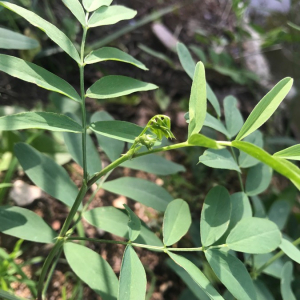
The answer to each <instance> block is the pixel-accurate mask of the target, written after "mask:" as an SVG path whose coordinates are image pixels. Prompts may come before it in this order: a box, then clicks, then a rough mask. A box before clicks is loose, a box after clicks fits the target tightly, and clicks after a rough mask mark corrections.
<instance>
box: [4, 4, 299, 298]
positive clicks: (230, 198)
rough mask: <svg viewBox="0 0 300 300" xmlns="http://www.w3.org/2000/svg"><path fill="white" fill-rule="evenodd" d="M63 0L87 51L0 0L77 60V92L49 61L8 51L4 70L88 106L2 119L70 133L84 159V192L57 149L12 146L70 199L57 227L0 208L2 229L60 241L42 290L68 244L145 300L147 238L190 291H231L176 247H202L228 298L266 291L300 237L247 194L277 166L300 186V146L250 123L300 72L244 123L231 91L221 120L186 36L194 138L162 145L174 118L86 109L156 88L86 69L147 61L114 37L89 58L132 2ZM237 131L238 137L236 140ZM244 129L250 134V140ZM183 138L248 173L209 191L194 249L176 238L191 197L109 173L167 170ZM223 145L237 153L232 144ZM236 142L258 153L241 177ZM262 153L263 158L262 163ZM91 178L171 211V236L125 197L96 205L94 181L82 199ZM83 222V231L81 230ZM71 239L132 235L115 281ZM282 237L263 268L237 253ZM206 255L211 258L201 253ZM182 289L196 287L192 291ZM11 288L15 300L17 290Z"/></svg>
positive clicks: (92, 268)
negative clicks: (284, 143) (280, 141)
mask: <svg viewBox="0 0 300 300" xmlns="http://www.w3.org/2000/svg"><path fill="white" fill-rule="evenodd" d="M63 2H64V3H65V5H66V6H67V7H68V8H69V9H70V11H71V12H72V13H73V14H74V15H75V17H76V18H77V19H78V21H79V22H80V23H81V25H82V28H83V37H82V44H81V51H80V53H78V51H77V49H76V48H75V46H74V45H73V44H72V42H71V41H70V40H69V39H68V38H67V37H66V36H65V35H64V33H62V32H61V31H60V30H59V29H57V28H56V27H54V26H53V25H52V24H50V23H49V22H47V21H45V20H43V19H42V18H40V17H38V16H37V15H36V14H34V13H32V12H30V11H28V10H26V9H24V8H22V7H19V6H17V5H15V4H11V3H9V2H6V1H0V5H1V6H4V7H5V8H7V9H9V10H11V11H13V12H15V13H17V14H19V15H21V16H22V17H23V18H25V19H26V20H28V21H29V22H30V23H31V24H33V25H34V26H36V27H39V28H40V29H42V30H43V31H44V32H45V33H46V34H47V35H48V36H49V37H50V38H51V39H52V40H53V41H54V42H55V43H56V44H57V45H59V46H60V47H61V48H62V49H63V50H64V51H65V52H66V53H67V54H69V55H70V57H72V58H73V59H74V60H75V62H76V63H77V64H78V66H79V70H80V87H81V95H79V94H78V93H77V92H76V91H75V89H74V88H73V87H72V86H71V85H70V84H68V83H67V82H66V81H64V80H63V79H61V78H59V77H58V76H56V75H54V74H52V73H50V72H49V71H47V70H45V69H43V68H41V67H39V66H37V65H35V64H33V63H29V62H26V61H24V60H21V59H19V58H15V57H12V56H8V55H4V54H0V70H1V71H3V72H6V73H8V74H10V75H12V76H15V77H17V78H20V79H23V80H25V81H28V82H31V83H35V84H37V85H38V86H40V87H42V88H45V89H48V90H51V91H54V92H57V93H60V94H63V95H64V96H66V97H68V98H70V99H71V100H73V101H75V102H77V103H79V106H80V111H81V117H82V118H81V120H80V119H78V117H77V116H76V115H75V114H68V115H67V113H66V114H57V113H52V112H23V113H19V114H12V115H7V116H3V117H1V118H0V130H1V131H12V130H23V129H31V128H36V129H42V130H47V131H57V132H63V133H64V141H65V143H66V145H67V147H68V150H69V152H70V154H71V155H72V157H73V159H74V160H75V161H76V162H77V163H78V164H79V165H81V166H82V168H83V178H82V182H81V186H80V190H79V191H78V188H77V186H76V185H75V184H74V183H73V182H72V181H71V179H70V178H69V175H68V174H67V173H66V171H65V170H64V169H63V168H62V167H61V166H59V165H58V164H56V163H55V162H54V161H53V160H52V159H51V158H49V157H48V156H46V155H44V154H42V153H40V152H39V151H37V150H36V149H34V148H33V147H31V146H29V145H28V144H26V143H17V144H16V145H15V146H14V153H15V155H16V157H17V158H18V161H19V163H20V165H21V166H22V168H23V169H24V171H25V172H26V174H27V176H28V177H29V178H30V179H31V180H32V181H33V182H34V183H35V184H36V185H37V186H39V187H40V188H41V189H43V190H44V191H45V192H46V193H48V194H50V195H51V196H53V197H54V198H56V199H58V200H60V201H61V202H63V203H64V204H66V205H67V206H69V207H70V212H69V214H68V217H67V218H66V220H65V222H64V224H63V226H62V229H61V231H60V233H59V234H57V233H56V232H54V231H53V230H52V229H51V228H50V227H49V226H48V225H47V224H46V223H45V221H44V220H43V219H42V218H41V217H39V216H38V215H36V214H35V213H33V212H31V211H30V210H27V209H24V208H20V207H15V206H4V207H0V231H1V232H3V233H5V234H8V235H12V236H15V237H18V238H22V239H24V240H28V241H33V242H39V243H50V244H51V243H52V244H53V247H52V249H51V251H50V253H49V255H48V257H47V258H46V260H45V262H44V265H43V268H42V270H41V275H40V279H39V282H38V284H37V298H38V299H39V300H40V299H43V298H45V297H46V294H47V287H48V285H49V282H50V280H51V276H52V274H53V271H54V269H55V265H56V263H57V262H58V259H59V257H60V255H61V254H62V252H64V254H65V256H66V259H67V261H68V263H69V265H70V267H71V269H72V270H73V271H74V273H75V274H76V275H77V276H78V277H79V278H80V279H81V280H82V281H84V282H85V283H87V284H88V285H89V286H90V288H91V289H93V290H94V291H95V292H96V293H97V294H99V295H101V297H102V298H103V299H122V300H126V299H131V300H133V299H136V300H138V299H139V300H140V299H144V298H145V294H146V274H145V270H144V268H143V265H142V264H141V262H140V260H139V257H138V256H137V254H136V252H135V250H134V248H133V247H141V248H146V249H149V250H153V251H157V252H164V253H166V255H168V256H169V257H170V258H171V260H172V261H169V265H170V266H172V268H173V269H176V268H177V269H176V270H178V269H179V270H181V271H180V272H181V273H180V274H182V277H184V278H185V281H186V283H187V285H188V286H189V288H190V289H191V290H192V292H193V293H194V294H195V295H194V296H196V297H197V298H199V299H200V298H201V299H224V298H225V296H224V297H223V296H221V294H220V291H219V290H218V288H217V287H215V286H214V285H213V283H212V280H211V278H212V276H208V275H207V274H208V272H205V273H206V275H204V273H203V272H204V271H203V272H202V271H201V270H203V268H204V267H203V268H201V269H200V268H199V266H198V263H199V262H196V263H193V262H192V260H189V259H188V258H186V257H185V256H181V255H178V254H176V253H177V252H203V253H204V255H205V257H206V260H207V262H208V264H209V266H210V268H211V269H212V270H213V272H214V274H215V275H216V276H217V277H218V278H219V280H220V281H221V282H222V283H223V285H224V286H225V287H226V288H227V290H228V291H226V295H227V296H226V297H227V298H228V293H231V294H232V295H233V297H235V298H236V299H240V300H247V299H249V300H253V299H258V297H257V290H258V288H257V286H258V285H259V284H258V281H256V279H257V278H258V277H259V276H260V275H261V273H262V272H263V271H264V270H265V269H266V268H267V267H268V266H270V265H271V264H272V263H274V262H275V261H276V260H277V259H278V258H279V257H280V256H282V255H283V254H284V253H285V254H287V255H288V256H289V257H290V258H291V259H292V260H295V261H297V262H299V260H300V252H299V249H297V248H296V245H298V244H299V243H300V239H299V238H298V239H297V240H295V241H294V242H293V243H292V242H291V241H290V240H289V238H286V237H284V238H282V236H281V232H280V230H279V228H278V227H277V225H276V224H275V223H274V222H272V221H270V220H267V219H265V218H258V217H252V212H251V206H250V204H249V199H248V197H247V195H257V194H259V193H260V192H261V191H262V190H263V188H264V186H265V182H264V181H265V180H266V177H267V176H269V175H270V173H271V169H274V170H275V171H277V172H278V173H280V174H282V175H283V176H285V177H287V178H288V179H290V180H291V181H292V182H293V183H294V184H295V185H296V187H297V188H298V189H299V188H300V170H299V168H298V167H297V166H296V165H294V164H292V163H291V162H290V161H288V160H286V158H287V159H296V160H298V159H299V145H297V146H294V147H292V148H288V149H285V150H283V151H280V152H277V153H275V154H274V155H270V154H269V153H267V152H265V151H264V150H263V149H262V148H261V147H259V146H256V145H255V144H254V143H251V139H250V136H251V134H254V133H255V132H256V130H257V129H258V128H260V127H261V126H262V125H263V124H264V123H265V122H266V121H267V120H268V119H269V118H270V117H271V116H272V114H273V113H274V111H275V110H276V109H277V107H278V106H279V105H280V103H281V101H282V100H283V99H284V98H285V96H286V95H287V93H288V92H289V90H290V88H291V86H292V83H293V80H292V79H291V78H285V79H283V80H282V81H280V82H279V83H278V84H277V85H276V86H275V87H274V88H273V89H272V90H271V91H270V92H269V93H268V94H267V95H266V96H265V97H264V98H263V99H262V100H261V101H260V102H259V103H258V105H257V106H256V107H255V108H254V110H253V111H252V113H251V114H250V116H249V117H248V119H247V120H246V122H245V123H243V119H242V118H241V116H240V113H239V111H238V110H237V108H236V102H235V100H234V99H233V98H232V97H229V98H227V100H226V101H225V107H224V109H225V121H226V122H225V123H226V127H225V126H224V125H223V124H222V122H221V121H220V117H221V109H220V107H219V103H218V101H217V100H216V98H215V97H214V94H213V92H212V91H211V90H210V88H209V86H208V85H207V83H206V79H205V70H204V66H203V63H202V62H199V63H197V65H195V64H194V62H193V61H192V60H191V59H190V56H189V55H188V53H187V51H186V48H185V47H184V46H183V45H179V54H180V59H181V62H182V65H183V67H184V68H185V70H186V71H187V73H188V74H189V75H190V76H191V77H192V78H193V84H192V89H191V97H190V102H189V112H188V115H187V120H188V122H189V125H188V134H187V136H188V138H187V141H185V142H183V143H175V144H168V145H166V146H164V145H163V144H162V143H165V139H170V140H173V139H174V135H173V133H172V131H171V120H170V118H169V117H167V116H164V115H156V116H154V117H153V118H151V120H150V121H149V122H148V124H147V125H146V126H145V127H144V128H142V127H139V126H137V125H135V124H132V123H128V122H124V121H116V120H112V117H111V116H110V115H108V114H107V113H106V112H103V111H102V112H98V113H96V114H94V115H93V116H92V117H91V120H87V117H86V107H85V99H86V97H90V98H94V99H108V98H112V97H117V96H124V95H128V94H130V93H133V92H139V91H148V90H153V89H156V88H157V87H156V86H155V85H153V84H150V83H145V82H141V81H138V80H136V79H132V78H128V77H124V76H116V75H111V76H105V77H103V78H101V79H100V80H98V81H96V82H95V83H94V84H93V85H92V86H91V87H90V88H88V89H87V90H85V87H84V68H85V65H86V64H93V63H98V62H101V61H105V60H118V61H122V62H125V63H129V64H132V65H134V66H136V67H139V68H141V69H143V70H146V69H147V68H146V67H145V66H144V65H143V64H142V63H141V62H139V61H137V60H136V59H134V58H133V57H131V56H129V55H128V54H126V53H124V52H122V51H120V50H118V49H114V48H107V47H106V48H101V49H99V50H96V51H94V52H92V53H90V54H89V55H88V56H86V57H84V52H85V42H86V37H87V32H88V29H90V28H93V27H98V26H104V25H109V24H114V23H117V22H118V21H121V20H125V19H131V18H133V17H134V16H135V14H136V12H135V11H133V10H131V9H128V8H125V7H123V6H117V5H116V6H110V4H111V2H112V1H111V0H103V1H92V0H83V5H84V8H85V10H86V11H85V12H84V9H83V7H82V5H81V3H80V2H79V1H77V0H76V1H69V0H64V1H63ZM94 11H95V12H94ZM90 13H92V15H91V16H89V15H90ZM207 98H208V99H209V101H210V102H211V103H212V106H213V107H214V108H215V110H216V114H217V116H218V118H214V117H213V116H212V115H209V114H208V113H207ZM205 124H206V126H208V125H207V124H209V126H211V127H213V128H215V129H217V130H219V131H220V132H222V133H223V134H224V136H225V137H226V138H227V140H226V141H217V140H213V139H211V138H208V137H206V136H204V135H203V134H200V133H199V132H200V131H201V130H202V128H203V125H205ZM88 131H92V132H93V133H95V134H96V136H97V139H98V142H99V144H100V146H101V147H102V148H103V150H104V152H105V153H106V154H107V156H108V158H109V159H110V160H111V163H110V164H109V165H108V166H106V167H105V168H103V169H101V161H100V158H99V155H98V153H97V151H96V148H95V146H94V144H93V142H92V139H91V137H90V136H89V135H88ZM234 137H235V139H234V140H232V139H233V138H234ZM252 137H253V136H252ZM247 138H248V140H247ZM243 139H245V140H247V141H242V140H243ZM125 142H126V143H128V150H127V151H126V152H125V153H124V154H122V153H123V150H124V143H125ZM184 147H205V148H209V149H208V150H206V152H205V153H204V154H203V155H202V156H201V157H200V161H201V162H202V163H204V164H206V165H208V166H211V167H218V168H225V169H231V170H235V171H237V173H238V178H239V179H240V183H241V192H239V193H235V194H233V195H230V194H229V192H228V191H227V190H226V189H225V188H224V187H222V186H216V187H214V188H213V189H211V190H210V192H209V193H208V195H207V196H206V198H205V201H204V205H203V209H202V214H201V220H200V237H201V244H202V245H201V246H197V247H192V248H177V247H173V245H174V244H176V243H177V242H178V241H179V240H180V239H181V238H182V237H183V236H184V235H185V234H186V232H187V231H188V229H189V227H190V225H191V222H192V219H191V214H190V211H189V206H188V204H187V203H186V202H185V201H184V200H182V199H175V200H173V198H172V196H171V195H170V194H169V193H168V192H167V191H166V190H165V189H163V188H162V187H159V186H158V185H156V184H154V183H151V182H148V181H146V180H142V179H138V178H131V177H124V178H119V179H115V180H111V181H108V182H106V180H107V178H108V176H109V175H110V173H111V172H112V171H113V170H114V169H115V168H117V167H118V166H127V167H130V168H141V169H144V170H146V171H150V172H153V173H156V174H163V175H166V174H170V173H176V172H178V171H183V168H182V167H181V166H180V165H178V164H175V163H172V162H169V161H167V160H166V159H164V158H163V157H160V156H155V155H153V154H155V153H158V152H165V151H169V150H175V149H179V148H184ZM227 147H228V148H229V149H230V150H231V152H229V151H228V150H227ZM235 149H237V150H240V151H241V153H245V154H241V155H248V156H247V157H246V158H247V159H248V161H249V160H250V161H251V159H250V158H249V157H251V158H255V159H256V160H255V163H254V164H253V161H252V163H251V164H250V165H251V166H254V168H253V169H251V170H250V171H249V172H248V175H247V181H246V187H245V188H244V186H243V180H242V178H241V175H240V173H241V169H240V167H239V166H238V165H237V160H236V155H235ZM216 161H217V162H218V163H217V165H216ZM257 161H260V162H262V164H257ZM248 166H249V163H248ZM259 176H266V177H261V178H263V180H262V182H261V181H260V180H257V178H260V177H259ZM248 178H249V179H248ZM248 181H249V183H248V185H247V182H248ZM93 184H97V190H98V189H100V188H103V189H105V190H107V191H111V192H113V193H116V194H122V195H124V196H127V197H129V198H132V199H134V200H136V201H139V202H141V203H143V204H145V205H147V206H150V207H152V208H154V209H156V210H158V211H163V212H165V213H164V220H163V229H162V231H163V242H161V241H160V240H159V239H158V238H157V236H156V235H155V234H154V233H153V232H151V231H150V230H149V228H148V227H147V226H146V225H145V224H144V223H143V222H141V220H140V219H139V218H138V217H137V216H136V215H135V214H134V212H133V211H132V210H131V209H130V208H129V207H128V206H125V210H118V209H116V208H114V207H99V208H95V209H92V210H88V207H89V203H90V202H91V201H92V200H93V197H94V195H95V192H94V193H93V194H92V195H91V196H90V198H89V199H88V201H87V202H86V203H85V204H84V205H83V200H84V198H85V196H86V194H87V192H88V191H89V189H90V187H91V186H92V185H93ZM261 185H263V188H262V186H261ZM82 218H84V219H85V220H86V221H87V222H88V223H90V224H91V225H93V226H95V227H98V228H101V229H103V230H105V231H108V232H111V233H113V234H115V235H118V236H120V237H124V238H125V240H122V241H116V240H103V239H94V238H87V237H85V236H84V235H83V234H80V232H81V230H80V228H79V226H80V222H81V220H82ZM127 226H128V228H127ZM76 231H77V232H78V233H79V235H80V236H75V232H76ZM198 238H199V235H198ZM74 241H83V242H84V243H85V242H87V241H89V242H94V243H114V244H122V245H125V246H126V247H125V251H124V257H123V261H122V267H121V274H120V277H119V281H118V279H117V277H116V275H115V273H114V272H113V270H112V268H111V267H110V266H109V264H108V263H107V262H106V261H105V260H104V259H103V258H102V257H101V256H100V255H99V254H97V253H96V252H94V251H92V250H90V249H89V248H87V247H86V246H84V245H82V244H77V243H74ZM278 247H280V249H281V251H280V252H278V253H277V254H275V255H272V254H271V256H270V257H269V258H268V260H267V261H266V262H265V263H264V264H263V265H261V266H260V267H259V268H257V265H255V264H252V271H251V276H250V274H249V273H248V271H247V269H246V267H245V265H244V264H243V263H242V261H241V260H240V259H239V258H238V257H237V255H236V252H242V253H244V254H245V257H246V258H247V255H250V256H252V255H260V254H269V253H271V252H272V251H274V250H276V249H277V248H278ZM235 251H236V252H235ZM172 262H173V265H172ZM202 262H203V266H205V260H203V261H202ZM174 265H175V266H176V267H174ZM206 265H207V263H206ZM292 269H293V265H292V263H291V262H290V261H289V262H287V263H286V264H285V265H284V268H283V270H282V272H283V276H284V277H283V280H282V284H281V287H282V295H283V297H284V299H285V300H286V299H291V298H289V297H290V295H291V293H292V291H291V287H290V283H291V281H292ZM176 272H177V271H176ZM182 272H183V273H182ZM91 274H92V275H91ZM187 274H188V275H187ZM208 277H209V279H208ZM214 278H215V277H214ZM191 280H192V281H191ZM191 282H193V283H191ZM253 282H254V283H253ZM0 292H1V291H0ZM186 293H187V294H188V293H189V291H187V292H186ZM2 295H3V293H2ZM33 296H34V293H33ZM9 297H10V299H15V298H14V297H13V296H9Z"/></svg>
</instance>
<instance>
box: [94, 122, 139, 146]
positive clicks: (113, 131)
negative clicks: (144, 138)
mask: <svg viewBox="0 0 300 300" xmlns="http://www.w3.org/2000/svg"><path fill="white" fill-rule="evenodd" d="M90 128H91V129H92V130H93V131H94V132H95V133H97V134H101V135H103V136H106V137H109V138H113V139H117V140H120V141H124V142H129V143H134V140H135V138H136V137H138V136H139V135H140V134H141V132H142V131H143V130H144V128H143V127H140V126H138V125H135V124H133V123H129V122H125V121H100V122H96V123H92V124H91V125H90Z"/></svg>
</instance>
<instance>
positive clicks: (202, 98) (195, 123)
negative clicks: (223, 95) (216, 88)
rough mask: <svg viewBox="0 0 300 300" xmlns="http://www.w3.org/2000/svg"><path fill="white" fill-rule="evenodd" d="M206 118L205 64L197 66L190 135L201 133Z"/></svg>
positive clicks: (190, 116)
mask: <svg viewBox="0 0 300 300" xmlns="http://www.w3.org/2000/svg"><path fill="white" fill-rule="evenodd" d="M205 116H206V80H205V69H204V65H203V63H201V62H199V63H198V64H197V65H196V69H195V75H194V79H193V85H192V90H191V96H190V102H189V119H190V123H189V133H188V136H189V137H190V136H192V135H193V134H195V133H199V131H200V130H201V128H202V126H203V123H204V120H205Z"/></svg>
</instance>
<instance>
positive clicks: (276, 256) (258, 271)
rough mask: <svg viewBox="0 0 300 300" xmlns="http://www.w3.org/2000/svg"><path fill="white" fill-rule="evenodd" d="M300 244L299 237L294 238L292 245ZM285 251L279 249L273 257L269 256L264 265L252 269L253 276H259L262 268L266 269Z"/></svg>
mask: <svg viewBox="0 0 300 300" xmlns="http://www.w3.org/2000/svg"><path fill="white" fill-rule="evenodd" d="M299 244H300V237H299V238H298V239H297V240H295V241H294V242H293V245H294V246H297V245H299ZM284 254H285V253H284V252H283V251H282V250H281V251H279V252H278V253H276V254H275V255H274V256H273V257H271V258H270V259H269V260H268V261H267V262H266V263H265V264H264V265H262V266H261V267H260V268H259V269H257V270H254V274H255V276H256V277H257V276H259V275H260V273H261V272H262V271H263V270H264V269H266V268H267V267H268V266H270V265H271V264H272V263H273V262H274V261H276V260H277V259H279V258H280V257H281V256H283V255H284Z"/></svg>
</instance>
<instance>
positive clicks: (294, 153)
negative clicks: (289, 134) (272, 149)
mask: <svg viewBox="0 0 300 300" xmlns="http://www.w3.org/2000/svg"><path fill="white" fill-rule="evenodd" d="M274 156H276V157H281V158H286V159H291V160H300V145H294V146H292V147H289V148H287V149H284V150H281V151H279V152H276V153H275V154H274Z"/></svg>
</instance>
